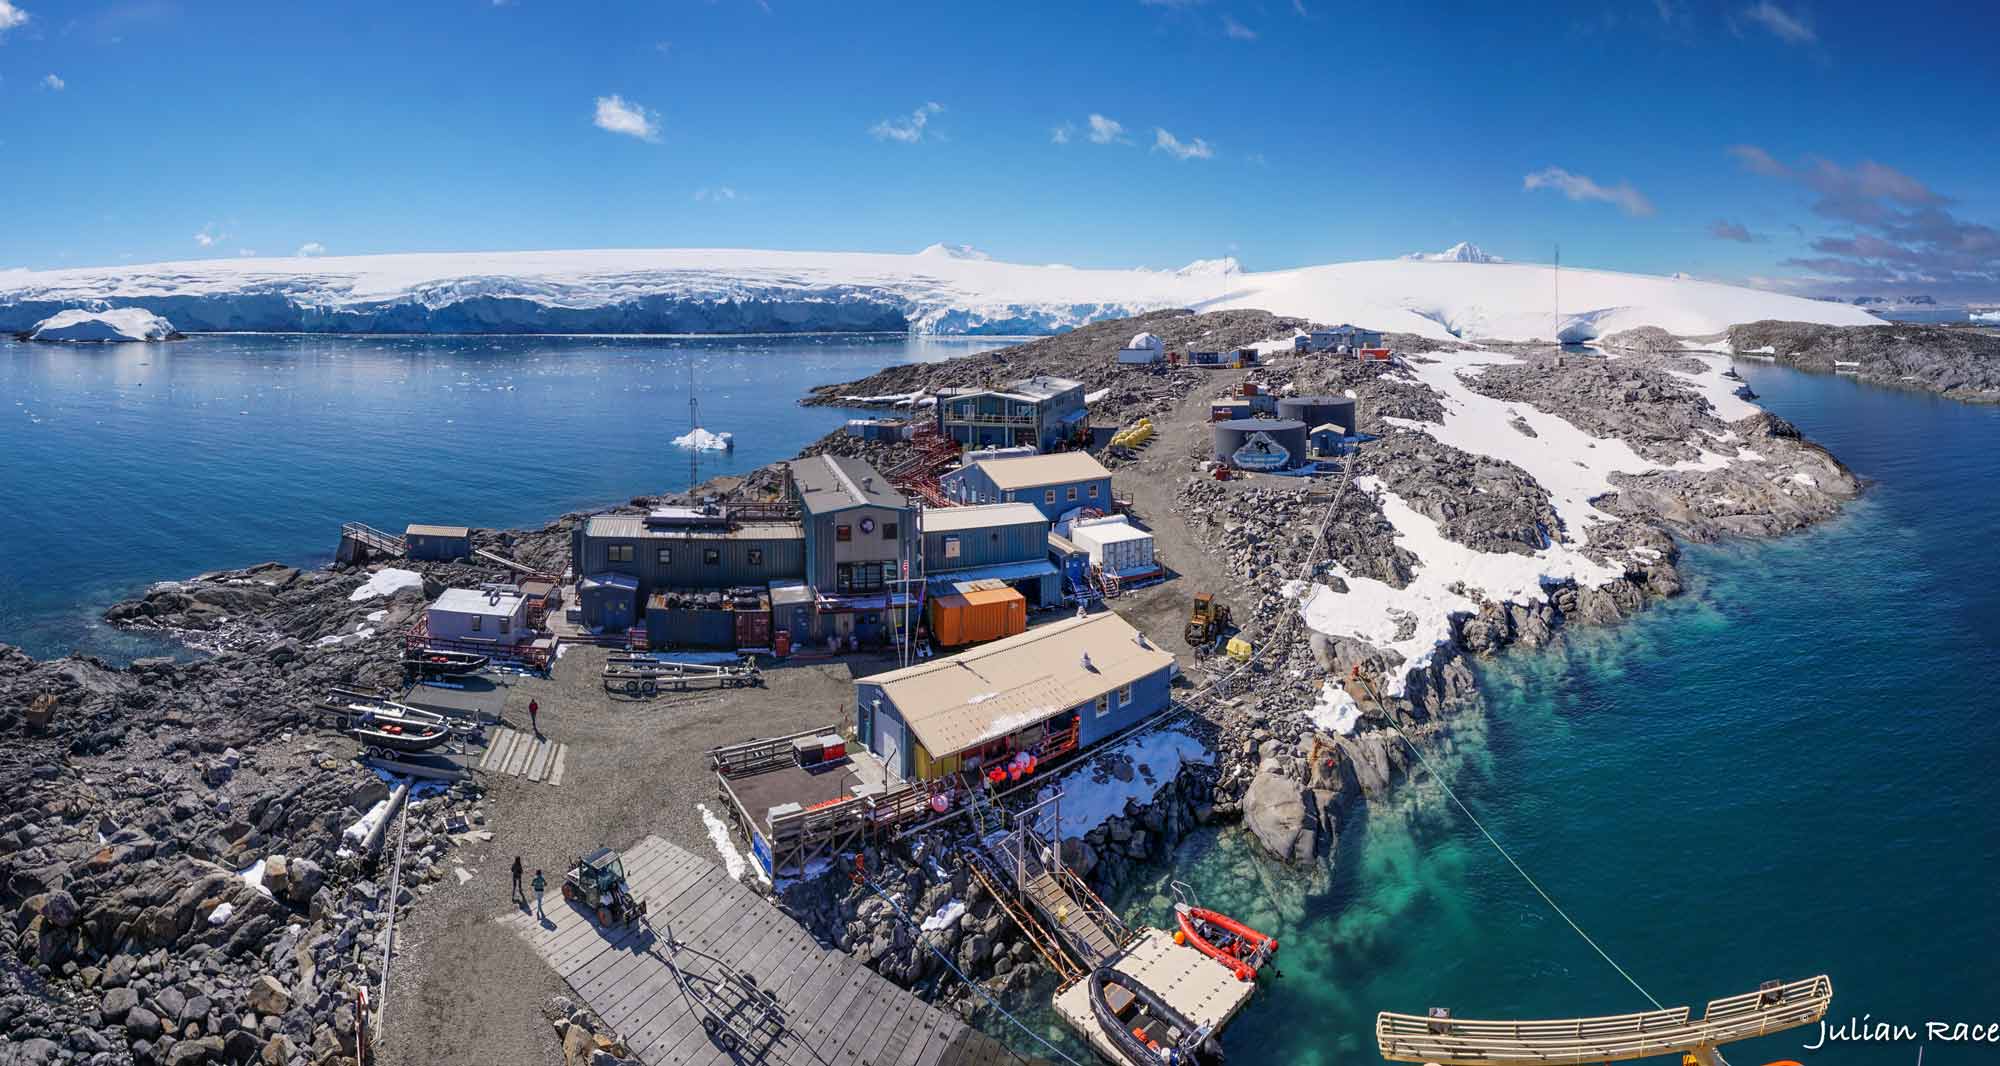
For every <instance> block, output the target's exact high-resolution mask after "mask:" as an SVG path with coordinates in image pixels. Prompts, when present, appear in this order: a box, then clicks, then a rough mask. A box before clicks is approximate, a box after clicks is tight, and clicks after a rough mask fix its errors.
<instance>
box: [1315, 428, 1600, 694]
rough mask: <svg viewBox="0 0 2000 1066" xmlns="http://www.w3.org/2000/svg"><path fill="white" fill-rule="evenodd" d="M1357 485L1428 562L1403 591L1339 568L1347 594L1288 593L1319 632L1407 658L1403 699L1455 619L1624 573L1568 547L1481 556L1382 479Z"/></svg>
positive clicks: (1320, 588)
mask: <svg viewBox="0 0 2000 1066" xmlns="http://www.w3.org/2000/svg"><path fill="white" fill-rule="evenodd" d="M1564 424H1565V425H1567V424H1568V423H1564ZM1537 428H1538V429H1539V428H1540V427H1539V426H1538V427H1537ZM1510 432H1511V431H1510ZM1522 439H1523V440H1525V439H1527V438H1525V437H1524V438H1522ZM1354 484H1355V487H1357V488H1360V489H1362V490H1364V491H1368V492H1380V493H1381V506H1382V513H1383V515H1384V516H1386V517H1387V518H1388V519H1389V523H1390V524H1391V525H1393V526H1395V527H1396V543H1397V544H1398V545H1400V546H1401V547H1403V548H1405V549H1407V550H1408V551H1409V552H1410V553H1411V554H1413V555H1415V556H1416V557H1417V558H1418V560H1420V562H1421V565H1420V566H1418V567H1417V570H1416V574H1415V576H1413V577H1412V578H1411V579H1410V583H1409V585H1407V586H1405V587H1404V588H1400V589H1399V588H1394V587H1392V586H1390V585H1388V584H1385V583H1383V582H1381V581H1377V580H1375V579H1374V578H1371V577H1361V576H1358V575H1355V574H1350V573H1348V572H1347V571H1346V569H1345V568H1344V567H1341V566H1338V565H1335V566H1334V567H1333V568H1332V569H1333V572H1334V573H1336V574H1338V575H1339V577H1340V578H1341V579H1342V580H1343V581H1345V582H1346V583H1347V591H1346V592H1345V593H1341V592H1335V591H1334V590H1333V589H1331V588H1328V587H1327V586H1324V585H1311V586H1308V587H1301V586H1300V585H1299V584H1298V583H1293V584H1292V585H1290V586H1289V587H1288V591H1289V592H1290V593H1291V594H1292V595H1294V596H1295V597H1298V598H1299V601H1300V603H1299V610H1300V613H1301V615H1302V616H1303V617H1304V619H1305V623H1306V625H1307V626H1309V627H1311V628H1312V629H1314V630H1315V631H1317V632H1320V633H1324V634H1326V635H1327V636H1330V637H1350V638H1353V639H1355V640H1360V641H1363V642H1366V643H1368V644H1372V645H1374V646H1375V647H1378V648H1382V649H1385V650H1388V651H1393V652H1395V653H1396V654H1398V655H1400V656H1402V657H1403V671H1402V673H1400V674H1398V675H1396V676H1395V677H1393V678H1391V679H1390V681H1389V683H1388V684H1387V685H1386V686H1385V687H1386V690H1387V693H1388V695H1390V696H1401V695H1402V694H1403V690H1404V685H1405V682H1406V681H1407V679H1408V677H1409V674H1410V673H1411V672H1413V671H1416V670H1419V669H1422V668H1423V667H1425V666H1428V665H1429V664H1430V660H1431V655H1432V654H1433V653H1434V652H1435V651H1436V650H1437V647H1438V645H1440V644H1442V643H1444V642H1446V641H1448V640H1450V639H1451V620H1452V618H1453V616H1455V615H1470V614H1474V613H1476V612H1477V611H1478V610H1479V606H1480V603H1481V602H1482V601H1490V602H1496V603H1502V602H1505V603H1522V604H1527V603H1540V602H1543V601H1544V600H1546V599H1548V589H1547V586H1548V585H1549V584H1554V583H1560V582H1562V581H1565V580H1573V581H1575V582H1576V583H1577V584H1578V585H1582V586H1586V587H1594V586H1598V585H1603V584H1606V583H1609V582H1611V581H1614V580H1616V579H1617V578H1619V577H1620V576H1621V575H1622V573H1623V571H1622V570H1621V569H1620V568H1618V567H1614V566H1608V565H1605V564H1603V563H1599V562H1596V561H1594V560H1592V559H1590V558H1589V557H1588V556H1585V555H1584V554H1583V553H1582V552H1579V551H1577V550H1575V549H1574V548H1571V547H1568V546H1566V545H1563V544H1555V545H1551V546H1550V547H1547V548H1543V549H1542V550H1541V551H1538V552H1536V553H1534V554H1533V555H1517V554H1514V553H1511V552H1482V551H1474V550H1473V549H1471V548H1468V547H1466V546H1465V545H1463V544H1460V543H1458V542H1457V541H1454V540H1451V539H1449V538H1447V537H1446V536H1444V534H1443V533H1442V532H1440V531H1439V530H1438V526H1437V523H1436V522H1434V521H1432V520H1431V519H1430V518H1429V517H1428V516H1426V515H1423V514H1420V513H1418V512H1417V511H1416V510H1415V509H1413V508H1412V507H1410V505H1409V504H1407V503H1405V502H1403V498H1402V497H1401V496H1398V495H1396V494H1395V493H1393V492H1389V491H1387V490H1385V489H1383V487H1382V482H1381V480H1380V479H1378V478H1374V477H1358V478H1355V479H1354ZM1475 597H1476V598H1475ZM1322 698H1324V696H1322Z"/></svg>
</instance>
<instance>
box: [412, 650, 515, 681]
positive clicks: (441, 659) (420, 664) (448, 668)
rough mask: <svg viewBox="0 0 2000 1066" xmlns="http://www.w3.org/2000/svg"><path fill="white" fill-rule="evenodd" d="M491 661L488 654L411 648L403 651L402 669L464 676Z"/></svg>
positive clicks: (474, 672)
mask: <svg viewBox="0 0 2000 1066" xmlns="http://www.w3.org/2000/svg"><path fill="white" fill-rule="evenodd" d="M492 661H493V658H492V656H489V655H479V654H476V653H474V652H469V651H446V650H444V649H443V648H411V649H409V650H408V651H405V652H404V653H403V669H405V670H409V671H411V672H413V673H418V674H423V675H425V676H427V677H464V676H466V675H468V674H476V673H478V672H479V671H481V670H484V669H486V667H487V666H488V665H489V664H491V663H492Z"/></svg>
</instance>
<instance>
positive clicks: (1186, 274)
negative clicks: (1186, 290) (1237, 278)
mask: <svg viewBox="0 0 2000 1066" xmlns="http://www.w3.org/2000/svg"><path fill="white" fill-rule="evenodd" d="M1241 273H1243V264H1241V263H1239V262H1237V261H1236V257H1235V256H1233V255H1225V256H1223V257H1222V258H1220V259H1197V260H1195V261H1194V262H1192V263H1189V264H1188V265H1186V266H1184V267H1182V268H1180V269H1179V270H1176V271H1174V276H1175V277H1177V278H1226V277H1229V276H1231V275H1234V274H1241Z"/></svg>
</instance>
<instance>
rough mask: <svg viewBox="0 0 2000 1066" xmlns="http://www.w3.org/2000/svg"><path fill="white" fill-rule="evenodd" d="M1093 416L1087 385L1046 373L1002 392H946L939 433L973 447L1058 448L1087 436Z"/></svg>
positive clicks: (939, 404)
mask: <svg viewBox="0 0 2000 1066" xmlns="http://www.w3.org/2000/svg"><path fill="white" fill-rule="evenodd" d="M1089 415H1090V412H1089V410H1088V409H1087V407H1086V406H1085V404H1084V400H1083V383H1082V382H1080V381H1071V380H1070V379H1069V378H1058V377H1049V376H1046V375H1041V376H1036V377H1032V378H1022V379H1021V380H1019V381H1012V382H1008V383H1007V384H1006V385H1004V386H1002V387H1000V388H997V389H943V390H940V391H939V392H938V397H937V420H938V430H939V432H942V433H943V434H944V435H945V436H947V437H950V438H951V439H952V440H955V441H958V442H959V443H960V444H963V445H965V446H966V447H968V448H986V447H1009V446H1012V445H1017V444H1025V445H1029V446H1031V447H1034V448H1037V449H1044V450H1046V449H1049V448H1055V447H1058V446H1060V445H1061V444H1062V443H1063V442H1064V441H1070V440H1076V439H1078V438H1079V436H1081V435H1082V434H1083V433H1084V432H1086V431H1087V430H1088V429H1089Z"/></svg>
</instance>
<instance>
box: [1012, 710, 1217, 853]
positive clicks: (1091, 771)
mask: <svg viewBox="0 0 2000 1066" xmlns="http://www.w3.org/2000/svg"><path fill="white" fill-rule="evenodd" d="M1118 760H1129V761H1130V766H1131V772H1130V774H1129V775H1128V774H1124V773H1121V772H1118V771H1115V770H1110V769H1109V767H1110V766H1111V765H1113V764H1115V763H1116V762H1117V761H1118ZM1214 761H1215V756H1214V754H1213V753H1211V752H1210V751H1209V750H1208V747H1207V746H1206V745H1204V744H1203V743H1202V742H1201V741H1200V740H1198V739H1196V738H1195V737H1194V736H1193V735H1191V734H1188V733H1185V732H1182V731H1181V730H1179V729H1155V730H1151V731H1149V732H1145V733H1140V734H1138V735H1137V736H1133V737H1129V738H1127V739H1125V740H1122V741H1120V742H1118V743H1116V744H1114V745H1112V746H1111V747H1109V748H1106V749H1104V750H1103V751H1102V752H1100V753H1099V754H1098V755H1097V756H1095V757H1094V758H1092V759H1091V760H1090V761H1089V762H1088V763H1085V764H1084V765H1083V766H1080V767H1078V768H1076V769H1074V770H1071V771H1069V772H1068V773H1065V774H1064V775H1063V776H1062V777H1061V778H1059V779H1057V781H1056V782H1054V783H1051V784H1050V785H1048V786H1045V787H1044V788H1042V789H1041V790H1040V798H1042V799H1047V798H1048V797H1049V796H1051V795H1054V789H1055V786H1056V785H1057V784H1060V783H1061V782H1063V781H1067V780H1068V779H1070V778H1072V777H1078V775H1088V776H1084V777H1081V778H1080V779H1079V780H1078V781H1077V783H1076V785H1075V786H1074V787H1065V788H1064V789H1063V798H1062V827H1061V835H1062V838H1063V839H1067V838H1069V837H1080V836H1082V835H1084V834H1085V833H1088V832H1090V831H1091V830H1093V829H1095V828H1097V827H1098V826H1100V825H1103V824H1104V822H1105V821H1106V820H1107V819H1110V818H1114V817H1118V816H1122V815H1123V814H1124V813H1125V804H1126V802H1127V801H1128V800H1129V801H1131V802H1134V803H1149V802H1151V801H1152V799H1153V797H1154V796H1155V795H1157V794H1158V793H1159V791H1160V789H1162V788H1164V787H1165V786H1166V784H1167V782H1168V781H1171V780H1173V778H1174V775H1175V774H1178V773H1180V772H1181V764H1182V763H1203V764H1208V763H1212V762H1214ZM1099 777H1102V778H1103V780H1101V781H1100V780H1098V778H1099Z"/></svg>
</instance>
